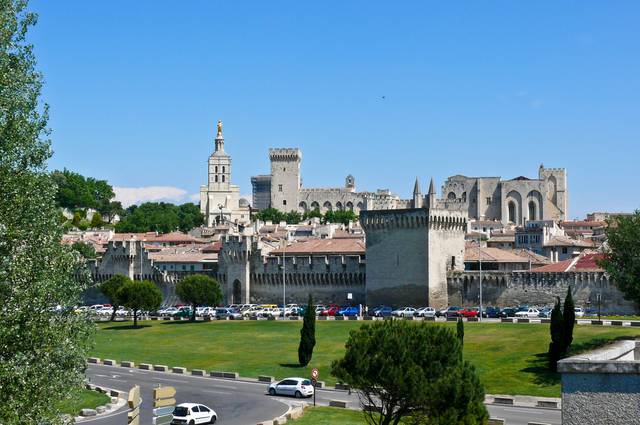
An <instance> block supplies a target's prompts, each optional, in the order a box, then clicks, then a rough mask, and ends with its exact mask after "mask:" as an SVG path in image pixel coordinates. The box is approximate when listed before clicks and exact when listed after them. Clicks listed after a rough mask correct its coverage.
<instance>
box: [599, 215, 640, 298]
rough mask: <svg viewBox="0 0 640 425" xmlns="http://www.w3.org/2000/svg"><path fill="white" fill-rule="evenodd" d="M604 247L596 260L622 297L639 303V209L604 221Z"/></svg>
mask: <svg viewBox="0 0 640 425" xmlns="http://www.w3.org/2000/svg"><path fill="white" fill-rule="evenodd" d="M607 224H608V226H607V229H606V235H607V246H608V249H607V251H606V253H605V256H604V259H602V260H601V261H600V262H599V265H600V266H601V267H603V268H604V269H605V270H606V271H607V273H608V274H609V276H610V277H611V280H612V281H613V282H615V284H616V286H617V287H618V289H620V291H621V292H622V293H623V294H624V296H625V298H626V299H628V300H631V301H635V302H636V303H637V304H640V256H638V252H640V210H636V211H635V213H634V214H633V215H631V216H628V217H625V216H620V217H616V218H615V219H610V220H609V221H608V223H607Z"/></svg>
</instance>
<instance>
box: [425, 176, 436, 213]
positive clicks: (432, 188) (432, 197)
mask: <svg viewBox="0 0 640 425" xmlns="http://www.w3.org/2000/svg"><path fill="white" fill-rule="evenodd" d="M427 200H428V202H429V208H435V206H436V185H435V184H434V183H433V177H431V181H430V182H429V193H428V194H427Z"/></svg>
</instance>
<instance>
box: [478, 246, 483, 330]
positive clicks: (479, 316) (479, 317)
mask: <svg viewBox="0 0 640 425" xmlns="http://www.w3.org/2000/svg"><path fill="white" fill-rule="evenodd" d="M478 272H479V273H478V275H479V278H480V312H479V314H478V321H480V322H482V235H479V236H478Z"/></svg>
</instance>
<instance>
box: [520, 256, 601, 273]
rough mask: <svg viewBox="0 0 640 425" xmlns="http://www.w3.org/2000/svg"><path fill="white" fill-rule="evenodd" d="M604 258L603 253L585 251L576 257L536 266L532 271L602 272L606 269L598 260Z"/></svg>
mask: <svg viewBox="0 0 640 425" xmlns="http://www.w3.org/2000/svg"><path fill="white" fill-rule="evenodd" d="M602 258H604V255H603V254H602V253H598V252H583V253H581V254H580V255H578V256H577V257H575V258H570V259H568V260H564V261H560V262H557V263H554V264H549V265H546V266H542V267H536V268H535V269H532V270H531V271H532V272H536V273H564V272H589V271H591V272H602V271H604V270H603V269H602V268H601V267H600V266H598V264H597V261H598V260H601V259H602Z"/></svg>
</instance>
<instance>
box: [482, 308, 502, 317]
mask: <svg viewBox="0 0 640 425" xmlns="http://www.w3.org/2000/svg"><path fill="white" fill-rule="evenodd" d="M482 317H489V318H492V319H497V318H498V317H500V309H499V308H498V307H487V308H485V309H484V311H483V312H482Z"/></svg>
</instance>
